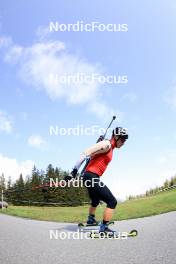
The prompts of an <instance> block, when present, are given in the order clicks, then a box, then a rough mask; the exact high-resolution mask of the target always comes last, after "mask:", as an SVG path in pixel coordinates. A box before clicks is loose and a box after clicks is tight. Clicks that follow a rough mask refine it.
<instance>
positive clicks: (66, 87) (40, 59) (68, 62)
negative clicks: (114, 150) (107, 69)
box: [4, 41, 112, 119]
mask: <svg viewBox="0 0 176 264" xmlns="http://www.w3.org/2000/svg"><path fill="white" fill-rule="evenodd" d="M4 60H5V62H6V63H10V64H14V63H18V68H17V69H18V70H17V71H18V75H19V76H20V78H21V79H22V80H23V81H24V82H26V83H27V84H28V85H31V86H33V87H35V88H36V89H42V90H44V91H45V93H46V94H47V95H48V96H49V97H50V98H51V99H52V100H57V99H60V98H63V99H65V101H66V102H67V103H69V104H84V106H85V107H86V109H87V110H88V111H89V110H90V111H91V112H93V113H94V114H96V115H97V116H98V117H101V118H103V119H105V115H104V113H105V112H112V109H111V107H109V106H108V105H106V104H105V103H104V102H103V101H102V97H101V94H102V93H100V83H99V82H98V80H96V81H95V80H94V81H92V82H90V81H89V82H75V81H73V80H71V81H70V83H68V82H67V83H63V82H60V81H57V82H56V81H51V78H50V77H51V74H52V76H56V75H57V76H65V75H66V76H70V75H71V76H76V75H77V73H80V74H82V75H84V76H92V75H93V74H103V72H102V68H101V67H100V66H99V65H98V64H92V63H89V62H88V61H86V60H85V59H84V58H81V57H80V56H78V55H74V54H70V53H69V52H68V51H67V49H66V47H65V44H64V43H63V42H60V41H43V42H36V43H34V44H33V45H31V46H29V47H23V46H19V45H14V44H13V45H11V46H10V47H9V48H8V49H7V52H6V55H5V57H4ZM98 104H99V105H101V108H100V109H99V108H97V107H95V105H98Z"/></svg>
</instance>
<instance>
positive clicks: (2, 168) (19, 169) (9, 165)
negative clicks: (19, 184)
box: [0, 154, 34, 181]
mask: <svg viewBox="0 0 176 264" xmlns="http://www.w3.org/2000/svg"><path fill="white" fill-rule="evenodd" d="M33 166H34V162H33V161H32V160H26V161H22V162H18V161H17V160H16V159H12V158H8V157H6V156H4V155H3V154H0V174H2V173H4V176H5V178H6V179H7V178H8V177H9V176H11V178H12V181H15V180H16V179H17V178H18V177H19V175H20V173H22V174H23V176H24V177H25V176H26V175H29V174H31V171H32V168H33Z"/></svg>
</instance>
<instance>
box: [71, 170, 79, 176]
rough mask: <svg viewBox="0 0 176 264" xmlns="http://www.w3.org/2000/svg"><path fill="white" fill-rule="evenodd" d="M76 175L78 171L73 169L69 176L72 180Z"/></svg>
mask: <svg viewBox="0 0 176 264" xmlns="http://www.w3.org/2000/svg"><path fill="white" fill-rule="evenodd" d="M77 173H78V170H77V169H76V168H74V169H73V170H72V171H71V175H72V176H73V178H75V177H76V175H77Z"/></svg>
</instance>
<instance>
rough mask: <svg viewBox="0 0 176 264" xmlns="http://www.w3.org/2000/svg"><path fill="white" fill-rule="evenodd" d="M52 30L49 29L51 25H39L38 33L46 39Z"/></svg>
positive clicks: (38, 35) (42, 38) (41, 38)
mask: <svg viewBox="0 0 176 264" xmlns="http://www.w3.org/2000/svg"><path fill="white" fill-rule="evenodd" d="M51 34H52V32H51V31H50V29H49V26H46V27H45V26H39V27H38V28H37V30H36V35H37V37H38V38H39V39H40V40H44V39H46V38H47V37H48V36H49V35H51Z"/></svg>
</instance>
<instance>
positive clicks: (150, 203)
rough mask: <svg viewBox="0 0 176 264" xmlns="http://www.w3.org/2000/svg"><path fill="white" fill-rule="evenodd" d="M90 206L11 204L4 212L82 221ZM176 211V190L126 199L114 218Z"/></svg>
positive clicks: (30, 216) (35, 217)
mask: <svg viewBox="0 0 176 264" xmlns="http://www.w3.org/2000/svg"><path fill="white" fill-rule="evenodd" d="M88 207H89V206H78V207H35V206H9V208H8V209H4V210H3V211H2V210H1V211H0V212H1V213H3V214H8V215H14V216H19V217H26V218H31V219H38V220H46V221H56V222H82V221H85V220H86V218H87V212H88ZM103 210H104V206H99V207H98V209H97V219H101V218H102V213H103ZM170 211H176V190H172V191H167V192H164V193H160V194H157V195H154V196H150V197H147V198H141V199H137V200H131V201H126V202H124V203H121V204H119V205H118V206H117V209H116V210H115V213H114V217H113V220H122V219H131V218H139V217H145V216H150V215H157V214H161V213H166V212H170Z"/></svg>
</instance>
